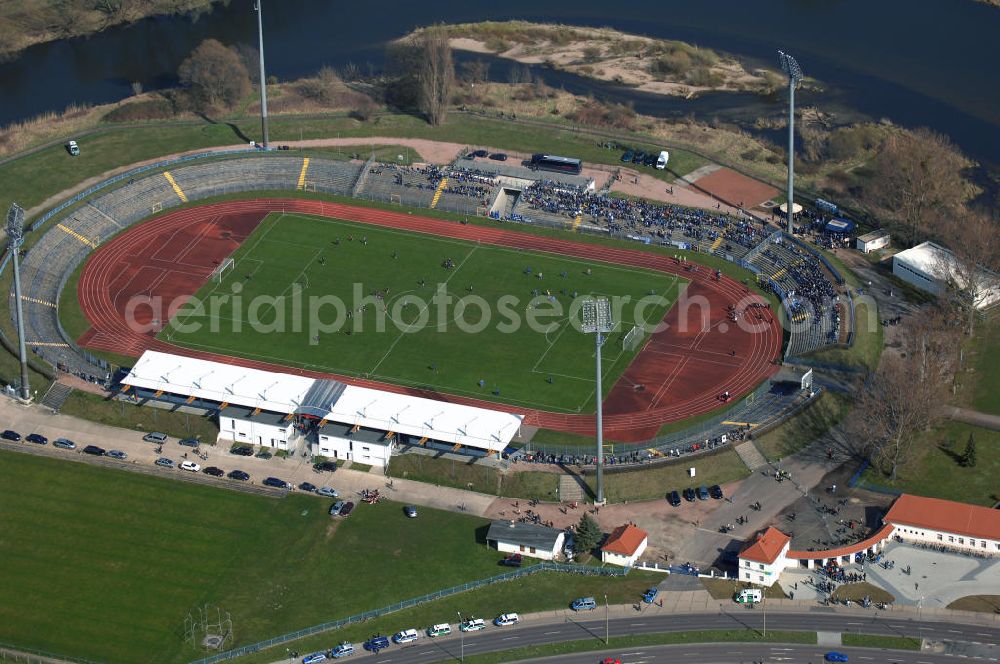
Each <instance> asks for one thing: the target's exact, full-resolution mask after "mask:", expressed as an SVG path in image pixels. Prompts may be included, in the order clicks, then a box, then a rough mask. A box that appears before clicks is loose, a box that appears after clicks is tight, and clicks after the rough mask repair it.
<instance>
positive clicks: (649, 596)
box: [642, 586, 660, 604]
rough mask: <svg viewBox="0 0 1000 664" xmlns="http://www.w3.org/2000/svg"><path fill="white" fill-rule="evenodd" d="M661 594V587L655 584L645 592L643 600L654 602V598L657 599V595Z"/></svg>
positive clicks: (648, 602)
mask: <svg viewBox="0 0 1000 664" xmlns="http://www.w3.org/2000/svg"><path fill="white" fill-rule="evenodd" d="M659 594H660V589H659V588H657V587H656V586H653V587H652V588H650V589H649V590H647V591H646V592H645V593H644V594H643V596H642V601H643V602H645V603H646V604H652V603H653V600H655V599H656V596H657V595H659Z"/></svg>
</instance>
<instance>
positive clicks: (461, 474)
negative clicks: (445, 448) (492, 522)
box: [389, 454, 559, 501]
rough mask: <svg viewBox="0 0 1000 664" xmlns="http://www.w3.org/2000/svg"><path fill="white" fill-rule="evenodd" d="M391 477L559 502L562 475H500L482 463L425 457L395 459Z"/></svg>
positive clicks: (506, 495) (523, 473) (405, 455)
mask: <svg viewBox="0 0 1000 664" xmlns="http://www.w3.org/2000/svg"><path fill="white" fill-rule="evenodd" d="M389 476H390V477H399V478H402V479H408V480H415V481H418V482H426V483H428V484H437V485H440V486H449V487H454V488H456V489H469V490H471V491H477V492H479V493H486V494H491V495H499V496H504V497H508V498H523V499H526V500H531V499H532V498H538V499H539V500H542V501H556V500H558V499H559V495H558V494H559V491H558V489H559V475H557V474H556V473H535V472H527V471H524V472H508V473H501V472H500V471H498V470H496V469H495V468H491V467H489V466H486V465H483V464H480V463H468V462H463V461H456V460H452V459H437V458H434V457H431V456H427V455H425V454H401V455H399V456H395V457H393V459H392V463H390V464H389Z"/></svg>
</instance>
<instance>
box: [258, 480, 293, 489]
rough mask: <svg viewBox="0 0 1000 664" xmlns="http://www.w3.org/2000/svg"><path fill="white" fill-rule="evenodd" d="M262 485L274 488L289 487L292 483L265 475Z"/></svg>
mask: <svg viewBox="0 0 1000 664" xmlns="http://www.w3.org/2000/svg"><path fill="white" fill-rule="evenodd" d="M264 486H273V487H274V488H276V489H291V488H292V485H291V484H289V483H288V482H286V481H285V480H283V479H279V478H277V477H267V478H265V479H264Z"/></svg>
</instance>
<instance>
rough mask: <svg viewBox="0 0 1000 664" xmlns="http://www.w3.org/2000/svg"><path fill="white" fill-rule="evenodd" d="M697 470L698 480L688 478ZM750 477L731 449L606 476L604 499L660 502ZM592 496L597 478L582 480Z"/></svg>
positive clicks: (588, 476)
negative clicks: (673, 493) (691, 490)
mask: <svg viewBox="0 0 1000 664" xmlns="http://www.w3.org/2000/svg"><path fill="white" fill-rule="evenodd" d="M692 466H694V467H695V468H696V469H697V479H691V478H690V477H689V476H688V469H689V468H691V467H692ZM749 474H750V471H749V470H747V467H746V464H744V463H743V461H742V460H741V459H740V456H739V455H738V454H737V453H736V451H735V450H733V449H732V448H731V447H726V448H724V449H723V450H722V451H720V452H713V453H711V454H704V455H700V456H697V457H693V458H691V459H683V460H679V461H676V462H672V463H664V464H658V465H655V466H648V467H647V466H642V467H640V469H638V470H634V471H627V470H626V471H619V472H605V474H604V495H605V497H606V498H607V499H608V500H609V501H610V502H612V503H620V502H623V501H626V500H628V501H638V500H657V499H659V500H663V499H665V498H666V495H667V492H669V491H671V490H672V489H677V490H678V491H680V490H682V489H684V488H685V487H688V486H700V485H702V484H705V485H709V486H710V485H712V484H725V483H726V482H732V481H734V480H741V479H743V478H745V477H746V476H747V475H749ZM585 479H586V482H587V485H588V486H589V487H590V492H591V494H592V495H596V493H597V488H596V482H597V480H596V478H595V477H594V474H593V473H591V474H588V475H587V477H586V478H585Z"/></svg>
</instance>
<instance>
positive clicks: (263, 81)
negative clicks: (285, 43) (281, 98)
mask: <svg viewBox="0 0 1000 664" xmlns="http://www.w3.org/2000/svg"><path fill="white" fill-rule="evenodd" d="M261 2H263V0H255V2H254V4H253V9H254V11H255V12H257V51H258V52H259V53H260V126H261V131H262V132H263V134H264V149H265V150H266V149H267V144H268V142H267V77H266V75H265V74H264V22H263V19H262V18H261V14H263V13H264V12H263V10H262V9H261V6H260V3H261Z"/></svg>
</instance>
